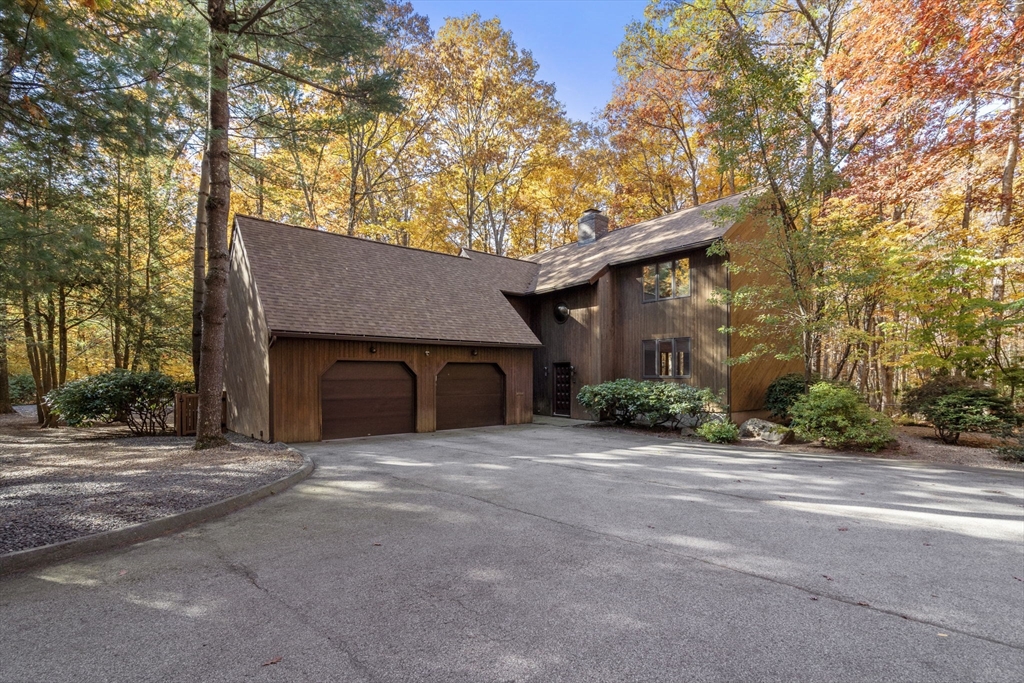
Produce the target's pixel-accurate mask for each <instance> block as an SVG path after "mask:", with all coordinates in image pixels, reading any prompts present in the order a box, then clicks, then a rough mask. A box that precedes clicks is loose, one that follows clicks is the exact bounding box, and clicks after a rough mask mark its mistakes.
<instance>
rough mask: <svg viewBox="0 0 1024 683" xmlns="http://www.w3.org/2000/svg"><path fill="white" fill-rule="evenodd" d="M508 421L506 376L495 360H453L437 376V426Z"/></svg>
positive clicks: (456, 426)
mask: <svg viewBox="0 0 1024 683" xmlns="http://www.w3.org/2000/svg"><path fill="white" fill-rule="evenodd" d="M501 424H505V376H504V375H503V374H502V372H501V370H500V369H499V368H498V366H496V365H494V364H493V363H449V364H448V365H446V366H444V368H442V369H441V372H440V373H438V376H437V429H461V428H467V427H484V426H488V425H501Z"/></svg>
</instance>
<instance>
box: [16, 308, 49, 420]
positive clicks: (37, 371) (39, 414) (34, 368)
mask: <svg viewBox="0 0 1024 683" xmlns="http://www.w3.org/2000/svg"><path fill="white" fill-rule="evenodd" d="M21 320H22V324H23V328H24V330H25V356H26V357H27V358H28V367H29V370H30V371H31V372H32V383H33V384H34V385H35V389H36V420H37V421H38V422H39V424H43V421H44V419H45V416H44V415H43V373H42V364H41V363H40V362H39V346H38V344H36V336H35V332H34V331H33V330H32V311H31V308H30V307H29V302H28V290H27V289H22V290H21Z"/></svg>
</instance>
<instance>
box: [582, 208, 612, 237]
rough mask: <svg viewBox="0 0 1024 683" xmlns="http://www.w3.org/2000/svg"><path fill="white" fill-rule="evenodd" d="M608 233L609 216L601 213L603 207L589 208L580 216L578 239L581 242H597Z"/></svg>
mask: <svg viewBox="0 0 1024 683" xmlns="http://www.w3.org/2000/svg"><path fill="white" fill-rule="evenodd" d="M607 234H608V216H605V215H604V214H603V213H601V209H587V210H586V211H584V212H583V215H582V216H580V220H579V236H578V237H577V238H576V241H577V242H578V243H580V244H589V243H591V242H595V241H597V240H599V239H601V238H602V237H604V236H605V235H607Z"/></svg>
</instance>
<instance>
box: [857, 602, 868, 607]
mask: <svg viewBox="0 0 1024 683" xmlns="http://www.w3.org/2000/svg"><path fill="white" fill-rule="evenodd" d="M857 605H858V606H860V607H871V605H869V604H868V603H866V602H858V603H857Z"/></svg>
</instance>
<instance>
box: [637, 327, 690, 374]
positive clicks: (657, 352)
mask: <svg viewBox="0 0 1024 683" xmlns="http://www.w3.org/2000/svg"><path fill="white" fill-rule="evenodd" d="M684 339H685V340H688V341H689V346H690V351H689V353H690V372H689V373H688V374H685V375H683V374H670V375H648V374H647V366H646V362H647V359H646V357H645V356H646V353H647V347H646V345H647V344H648V343H650V344H653V345H654V368H655V370H657V369H658V368H659V366H660V365H661V344H663V343H664V342H672V357H671V358H670V360H669V365H670V367H671V368H672V370H678V368H676V367H675V365H676V364H677V363H678V359H679V342H680V341H681V340H684ZM640 376H641V377H642V378H643V379H688V378H691V377H693V337H661V338H657V339H642V340H641V341H640Z"/></svg>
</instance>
